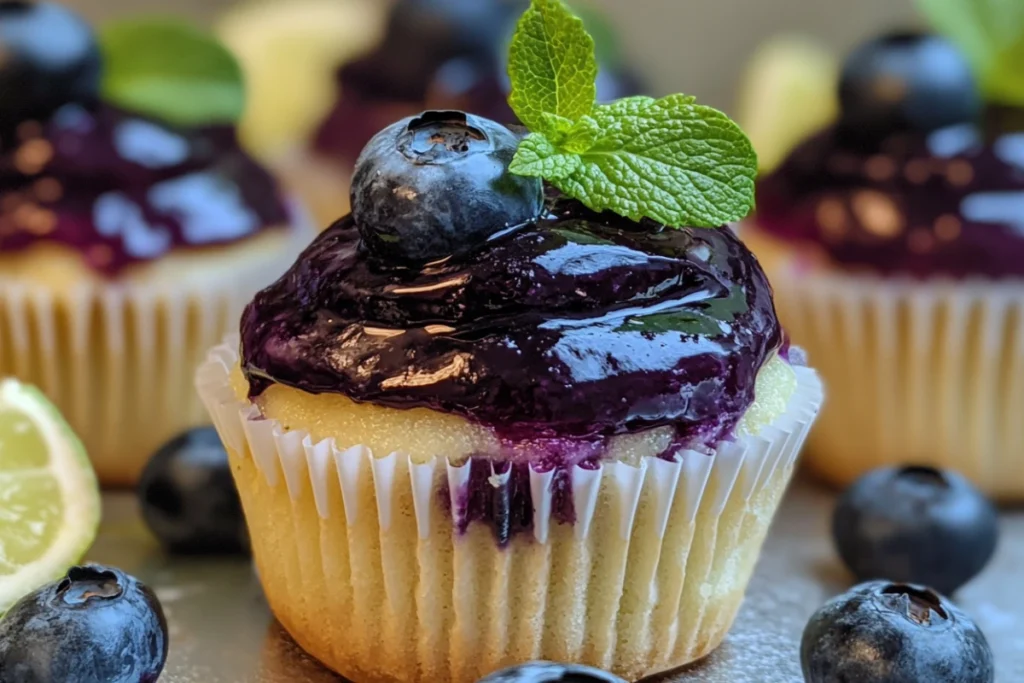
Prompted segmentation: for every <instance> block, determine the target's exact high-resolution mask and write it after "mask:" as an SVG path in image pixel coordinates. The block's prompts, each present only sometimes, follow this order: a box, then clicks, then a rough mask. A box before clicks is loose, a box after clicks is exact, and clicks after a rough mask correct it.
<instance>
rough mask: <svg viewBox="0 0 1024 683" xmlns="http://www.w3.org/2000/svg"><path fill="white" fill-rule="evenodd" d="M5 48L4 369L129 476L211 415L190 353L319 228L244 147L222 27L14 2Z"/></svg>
mask: <svg viewBox="0 0 1024 683" xmlns="http://www.w3.org/2000/svg"><path fill="white" fill-rule="evenodd" d="M58 47H59V48H60V49H58ZM0 51H2V52H3V53H4V54H5V55H6V57H7V59H6V60H5V61H4V63H3V64H2V65H0V92H4V93H9V95H8V96H7V97H5V98H4V99H3V100H2V101H0V376H2V375H14V376H16V377H18V378H20V379H22V380H25V381H29V382H32V383H34V384H37V385H38V386H39V387H40V388H41V389H43V390H44V391H45V392H46V393H47V394H48V395H49V396H50V397H51V398H52V399H53V401H54V402H55V403H56V404H57V405H58V406H59V407H60V409H61V410H62V411H63V412H64V413H65V415H66V416H67V417H68V420H69V421H70V422H71V423H72V425H73V427H74V428H75V430H76V431H77V432H78V434H80V435H81V437H82V439H83V441H84V442H85V444H86V447H87V449H88V451H89V454H90V456H91V457H92V458H93V460H94V463H95V465H96V470H97V473H98V474H99V476H100V478H101V480H102V481H103V482H105V483H107V484H129V483H131V482H133V481H134V479H135V478H136V476H137V474H138V472H139V470H140V469H141V467H142V466H143V464H144V463H145V461H146V459H147V458H148V456H149V455H150V453H151V451H152V450H153V449H154V448H155V447H156V446H158V445H159V444H160V443H162V442H164V441H166V440H167V438H168V437H170V436H172V435H173V434H175V433H176V432H178V431H180V430H182V429H184V428H186V427H189V426H192V425H195V424H198V423H201V422H202V421H203V420H202V412H201V408H200V405H199V402H198V399H197V398H196V397H195V395H194V391H193V390H192V386H191V382H190V378H189V369H190V368H192V367H193V366H194V365H195V363H197V362H198V361H199V359H200V358H201V354H202V352H203V350H204V349H205V348H206V347H207V346H209V344H210V343H211V342H212V341H214V340H216V339H218V338H219V337H220V336H221V335H222V334H223V332H224V331H225V330H226V329H230V328H234V327H235V325H236V324H237V320H238V314H239V312H240V310H241V306H242V304H243V303H244V302H245V300H246V299H247V298H248V297H249V296H251V294H252V292H254V291H255V290H257V289H258V288H259V287H260V286H262V285H265V284H266V283H267V282H269V281H271V280H272V279H273V278H274V277H275V276H276V275H278V274H279V273H280V272H282V271H283V270H284V268H285V266H286V265H287V263H288V262H289V261H290V259H291V258H293V257H294V255H295V253H297V252H298V251H299V249H300V248H301V246H302V243H303V242H305V241H306V240H307V239H308V236H309V234H308V233H309V232H310V231H309V229H308V227H307V228H303V227H293V226H301V225H302V223H301V222H300V221H296V220H295V215H294V212H293V211H292V210H291V209H290V207H289V205H288V204H287V203H286V202H285V201H284V199H283V198H282V196H281V194H280V192H279V191H278V187H277V185H276V184H275V182H274V179H273V178H272V177H271V175H270V174H269V173H268V172H267V171H266V170H265V169H263V168H262V167H261V166H259V165H258V164H257V163H256V162H254V161H253V160H252V159H251V158H250V157H249V156H248V155H247V154H246V153H245V152H244V151H243V150H242V149H241V148H240V147H239V144H238V142H237V140H236V136H235V129H234V125H233V120H234V119H235V118H237V115H238V114H239V113H240V111H241V107H242V105H243V89H242V84H241V76H240V71H239V69H238V67H237V65H236V64H235V62H234V60H233V58H232V57H231V56H230V54H229V53H228V52H227V51H226V50H225V49H224V48H222V47H221V46H220V45H219V44H218V43H216V42H215V41H213V40H212V39H211V38H209V37H207V36H206V35H204V34H202V33H200V32H198V31H196V30H194V29H192V28H190V27H188V26H185V25H180V24H176V23H165V22H148V21H138V22H137V21H132V22H123V23H119V24H115V25H110V26H109V27H107V28H106V29H105V30H104V32H103V34H102V36H101V38H97V36H96V34H94V32H93V30H92V29H91V28H90V27H89V26H88V25H87V24H86V23H85V22H84V20H82V19H81V18H80V17H79V16H78V15H76V14H74V13H73V12H71V11H70V10H68V9H66V8H64V7H62V6H60V5H58V4H55V3H49V2H40V3H29V2H24V3H23V2H5V3H2V4H0Z"/></svg>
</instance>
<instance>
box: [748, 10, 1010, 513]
mask: <svg viewBox="0 0 1024 683" xmlns="http://www.w3.org/2000/svg"><path fill="white" fill-rule="evenodd" d="M921 5H922V8H923V9H924V11H925V12H926V14H927V15H928V16H929V17H930V18H931V19H933V21H934V23H935V24H936V25H937V26H939V27H940V28H941V29H943V30H944V31H945V33H946V34H947V35H949V36H950V39H949V40H947V39H946V38H943V37H940V36H937V35H925V34H919V33H894V34H889V35H885V36H883V37H880V38H876V39H874V40H870V41H868V42H866V43H864V44H863V45H861V46H859V47H858V48H856V49H855V50H854V51H853V52H852V53H851V54H850V56H849V57H848V58H847V60H846V62H845V64H844V65H843V67H842V73H841V76H840V78H839V83H838V89H837V92H838V95H839V101H840V104H841V111H840V113H839V116H838V119H837V120H836V121H835V122H834V123H830V124H827V125H825V126H824V127H823V128H822V129H821V130H819V131H817V132H814V133H813V134H812V135H811V136H810V137H809V138H808V139H806V140H805V141H804V142H802V143H801V144H800V145H799V146H797V147H796V149H795V150H793V151H792V152H791V153H789V154H788V156H786V157H785V158H784V159H782V161H781V163H780V165H779V166H778V167H777V168H775V169H774V170H772V171H771V172H770V173H768V174H767V175H766V176H764V177H763V178H762V180H761V181H760V184H759V188H758V213H757V216H756V220H755V221H753V222H751V223H750V224H749V225H747V226H745V227H746V230H745V232H744V237H745V239H746V240H747V241H748V243H749V244H750V246H751V247H752V248H753V250H754V251H755V252H756V253H757V254H758V256H759V257H760V258H761V260H762V263H763V264H764V267H765V269H766V271H767V272H768V274H769V277H770V279H771V281H772V283H773V285H774V287H775V291H776V297H777V302H778V308H779V312H780V316H781V318H782V319H783V321H784V324H785V325H786V327H787V330H788V331H789V332H790V334H791V335H792V338H793V341H794V342H795V343H797V344H800V345H801V346H803V347H805V348H806V349H807V350H808V352H809V353H810V354H811V357H812V358H813V360H814V362H815V364H816V365H817V367H820V368H821V370H822V374H823V376H824V378H825V380H826V382H827V383H828V385H829V387H830V390H831V392H830V393H831V401H830V403H829V406H828V407H827V408H826V409H825V411H824V414H823V415H822V418H821V420H820V421H819V423H818V426H817V428H816V430H815V431H814V433H813V434H812V435H811V438H810V442H809V444H810V445H809V452H808V456H807V459H806V462H807V463H808V464H809V466H810V467H812V468H813V469H814V470H815V471H816V472H817V473H818V474H820V475H822V476H823V477H824V478H826V479H828V480H829V481H831V482H833V483H835V484H846V483H848V482H850V481H851V480H853V479H854V478H855V477H857V476H858V475H859V474H861V473H862V472H864V471H866V470H869V469H871V468H873V467H876V466H878V465H883V464H891V463H904V462H916V463H921V464H931V465H935V466H941V467H949V468H953V469H957V470H959V471H961V472H963V473H964V474H966V475H967V476H968V477H970V478H971V479H973V480H974V481H975V482H976V483H977V484H978V485H979V486H981V487H982V488H983V489H984V490H985V491H986V492H987V493H988V494H990V495H992V496H995V497H997V498H1000V499H1013V500H1021V499H1024V457H1022V454H1021V450H1020V446H1021V444H1022V443H1024V422H1021V420H1020V415H1021V414H1022V412H1024V72H1022V71H1021V70H1020V69H1019V60H1017V61H1014V59H1013V58H1012V55H1014V54H1017V55H1020V54H1024V52H1022V51H1024V5H1021V6H1019V7H1018V6H1017V5H1013V6H1012V7H1011V6H1010V5H1005V4H1004V5H1003V6H1002V8H1001V9H1000V10H999V13H997V12H996V10H995V9H993V7H994V5H992V7H989V5H986V4H984V3H975V2H973V0H954V1H953V2H945V3H935V2H930V1H928V0H924V1H922V2H921ZM949 12H956V13H957V16H956V17H955V18H954V17H951V16H950V15H949V14H948V13H949ZM986 12H988V13H989V14H986ZM997 28H998V30H999V31H1002V33H1000V34H999V35H996V33H989V32H988V31H989V30H990V29H991V30H992V31H996V30H997ZM1014 50H1016V52H1015V51H1014ZM764 68H765V67H764V66H760V67H755V69H762V70H763V69H764ZM813 68H814V69H817V68H818V67H813ZM808 69H809V67H807V66H806V65H805V66H795V67H794V70H793V71H792V72H791V73H794V74H800V73H809V71H808ZM801 70H802V71H801ZM817 73H824V70H823V69H819V70H818V72H817ZM789 78H790V79H791V80H793V79H795V78H796V76H790V77H789ZM818 82H819V83H820V84H821V87H822V88H823V90H822V91H821V92H820V93H819V94H818V95H811V94H810V93H809V92H808V93H806V95H805V99H793V100H791V101H789V102H788V103H783V105H784V107H788V108H789V109H790V110H799V109H801V108H805V103H806V102H825V101H827V100H828V99H829V98H830V97H832V95H830V94H829V93H828V90H827V89H824V88H826V86H827V79H825V78H821V79H819V80H818ZM834 86H835V84H834V82H833V87H834ZM816 106H817V105H811V107H812V108H815V107H816ZM818 108H819V109H820V107H818ZM768 109H771V107H768ZM776 112H777V113H775V114H770V115H769V116H770V117H773V118H774V120H775V121H777V122H778V125H779V126H780V131H781V132H780V135H779V138H780V139H782V140H788V139H789V138H790V136H791V133H792V131H791V130H787V129H786V127H785V126H786V124H787V122H788V123H792V119H791V118H789V117H787V116H786V115H785V114H784V113H783V112H782V111H781V110H780V109H779V108H776ZM750 115H751V114H748V116H750ZM751 127H752V128H753V129H755V130H757V126H756V125H754V126H751ZM770 127H771V126H770V125H768V126H766V130H765V131H764V138H769V137H771V136H770V135H769V134H768V132H767V129H768V128H770ZM762 139H763V138H762ZM772 154H774V151H773V150H770V151H769V158H771V156H772Z"/></svg>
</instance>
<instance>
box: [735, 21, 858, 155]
mask: <svg viewBox="0 0 1024 683" xmlns="http://www.w3.org/2000/svg"><path fill="white" fill-rule="evenodd" d="M838 84H839V61H838V59H837V58H836V56H835V55H834V54H833V53H831V52H830V51H829V50H828V49H826V48H824V47H822V46H820V45H819V44H817V43H815V42H814V41H812V40H810V39H808V38H802V37H799V36H780V37H778V38H774V39H772V40H770V41H768V42H767V43H765V44H764V45H762V46H761V47H760V48H759V49H758V51H757V52H756V53H755V55H754V57H753V59H752V60H751V62H750V66H749V67H747V71H746V74H745V75H744V77H743V80H742V83H741V86H740V94H739V100H738V102H737V109H736V111H737V114H738V116H737V117H736V119H737V121H738V122H739V124H740V126H742V127H743V130H745V131H746V132H747V135H748V136H749V137H750V141H751V142H752V143H753V144H754V149H756V150H757V156H758V159H759V161H760V166H761V171H762V172H768V171H771V170H772V169H774V168H775V167H776V166H778V165H779V164H780V163H781V162H782V161H783V160H784V159H785V158H786V156H787V155H788V154H789V153H790V152H791V151H792V150H793V148H794V147H796V146H797V145H798V144H800V142H802V141H803V140H804V139H805V138H807V137H808V136H810V135H812V134H813V133H815V132H816V131H818V130H820V129H822V128H824V127H825V126H827V125H828V124H829V123H831V122H832V121H833V120H835V118H836V116H837V114H838V113H839V102H838V95H837V92H838Z"/></svg>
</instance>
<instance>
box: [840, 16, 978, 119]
mask: <svg viewBox="0 0 1024 683" xmlns="http://www.w3.org/2000/svg"><path fill="white" fill-rule="evenodd" d="M839 99H840V102H841V104H842V129H843V130H844V131H845V132H847V133H849V134H852V135H856V136H865V137H884V136H885V135H886V134H888V133H892V132H896V131H901V130H916V131H922V132H931V131H933V130H936V129H938V128H943V127H945V126H951V125H954V124H957V123H965V122H970V121H973V120H975V119H976V118H977V117H978V116H979V115H980V113H981V110H982V98H981V94H980V92H979V89H978V84H977V81H976V79H975V77H974V74H973V73H972V71H971V66H970V64H969V63H968V62H967V60H966V58H965V57H964V56H963V54H961V52H960V51H959V50H958V49H957V48H956V47H955V46H954V45H953V44H952V43H950V42H949V41H947V40H946V39H944V38H941V37H939V36H932V35H920V34H913V33H898V34H891V35H887V36H883V37H881V38H876V39H874V40H871V41H869V42H867V43H864V44H863V45H861V46H860V47H858V48H856V49H855V50H854V51H853V52H852V53H851V54H850V56H849V57H848V58H847V60H846V64H845V65H844V67H843V73H842V78H841V80H840V85H839Z"/></svg>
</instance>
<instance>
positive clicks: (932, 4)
mask: <svg viewBox="0 0 1024 683" xmlns="http://www.w3.org/2000/svg"><path fill="white" fill-rule="evenodd" d="M918 6H919V7H920V9H921V12H922V13H923V14H924V15H925V17H926V18H927V19H928V20H929V21H930V22H931V23H932V24H933V25H934V26H935V28H936V29H937V30H938V31H940V32H941V33H943V34H945V35H946V36H948V37H949V38H950V39H951V40H952V41H953V42H955V43H956V44H957V45H958V46H959V47H960V49H961V50H963V52H964V54H965V55H966V56H967V58H968V59H969V60H970V62H971V65H972V66H973V67H974V71H975V73H976V74H977V75H978V78H979V80H980V82H981V88H982V90H983V91H984V92H985V94H986V96H987V97H988V99H990V100H992V101H995V102H1001V103H1003V104H1009V105H1024V68H1022V65H1024V2H1022V1H1021V0H918Z"/></svg>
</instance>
